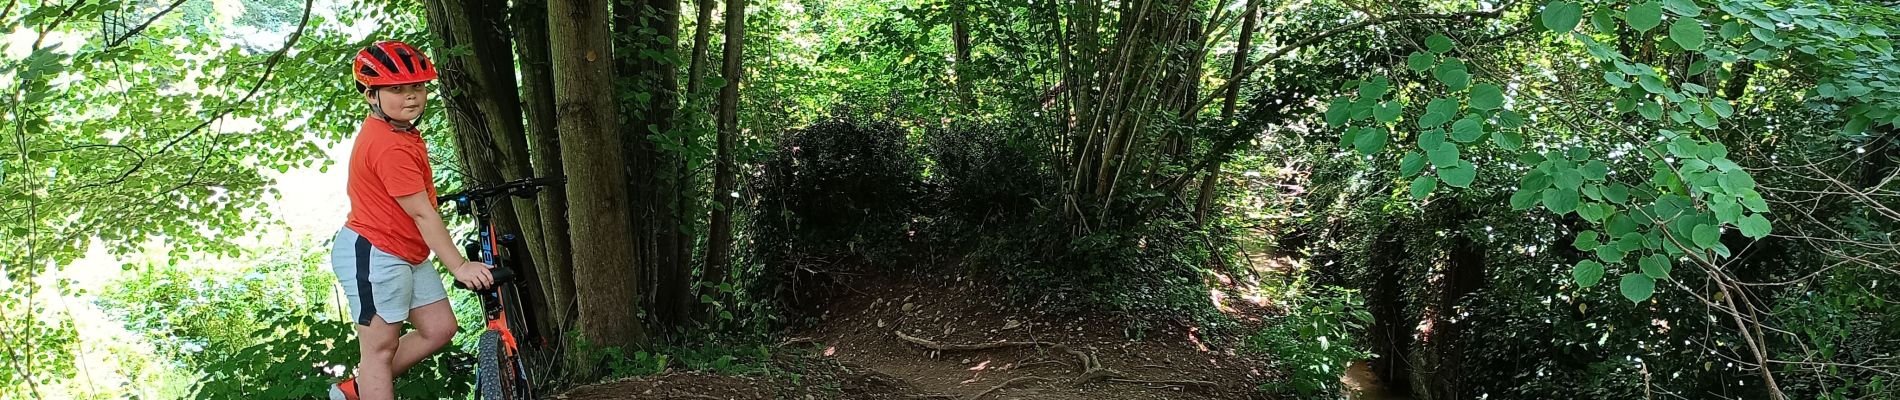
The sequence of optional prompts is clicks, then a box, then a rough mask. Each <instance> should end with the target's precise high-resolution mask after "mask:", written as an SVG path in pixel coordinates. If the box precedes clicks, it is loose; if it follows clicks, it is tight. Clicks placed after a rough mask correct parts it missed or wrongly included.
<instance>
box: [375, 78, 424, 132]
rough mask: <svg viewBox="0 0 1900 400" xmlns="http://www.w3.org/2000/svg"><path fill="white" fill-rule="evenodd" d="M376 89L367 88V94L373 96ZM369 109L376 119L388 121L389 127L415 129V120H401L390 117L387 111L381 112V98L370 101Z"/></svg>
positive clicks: (401, 129) (405, 129)
mask: <svg viewBox="0 0 1900 400" xmlns="http://www.w3.org/2000/svg"><path fill="white" fill-rule="evenodd" d="M377 90H379V89H377V88H370V89H369V95H371V96H375V95H376V91H377ZM369 110H370V112H371V113H372V114H373V115H375V116H376V118H378V119H381V120H383V122H388V123H389V126H391V127H393V128H395V130H396V131H397V132H414V131H416V123H415V121H403V120H399V119H395V118H390V117H389V114H388V113H385V112H383V104H382V99H377V101H376V102H375V103H370V104H369Z"/></svg>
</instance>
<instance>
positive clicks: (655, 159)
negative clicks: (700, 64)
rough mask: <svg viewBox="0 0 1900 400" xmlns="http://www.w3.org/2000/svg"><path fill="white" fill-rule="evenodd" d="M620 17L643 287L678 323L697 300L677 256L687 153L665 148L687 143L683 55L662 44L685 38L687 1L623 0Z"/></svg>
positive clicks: (620, 66)
mask: <svg viewBox="0 0 1900 400" xmlns="http://www.w3.org/2000/svg"><path fill="white" fill-rule="evenodd" d="M614 18H615V20H616V23H615V25H614V31H615V33H614V35H615V40H616V41H617V43H619V44H618V46H617V48H620V49H625V50H624V51H620V52H618V53H617V54H618V57H617V61H616V63H615V69H616V70H617V71H618V73H617V74H616V76H618V77H620V78H619V83H620V84H621V86H622V87H621V88H620V90H621V91H622V93H631V94H633V98H634V99H635V100H634V101H632V102H623V103H622V104H621V105H620V109H621V113H622V114H621V120H622V121H627V125H624V126H622V127H621V130H622V132H623V134H622V136H621V139H622V140H623V141H624V145H625V148H626V151H628V153H627V154H628V155H629V156H628V159H629V161H630V164H631V165H630V166H631V168H632V169H633V171H634V172H633V173H632V174H630V178H632V180H631V182H630V187H631V188H632V193H633V197H632V200H633V202H632V204H629V207H630V209H632V210H634V213H633V215H632V217H633V220H632V221H631V223H632V224H633V227H634V230H635V232H636V235H637V240H638V241H639V247H638V250H637V251H638V252H639V253H640V257H639V258H640V259H641V260H642V261H644V262H643V263H642V265H641V271H642V273H643V275H644V276H645V277H646V279H643V280H642V282H647V283H648V287H647V290H646V292H645V293H646V294H647V295H648V298H647V299H646V300H648V303H647V304H651V305H652V307H651V310H652V311H653V317H654V320H656V321H658V322H661V323H664V324H667V325H675V324H676V323H678V322H681V321H683V320H684V318H685V317H686V314H685V312H686V311H687V310H686V309H685V307H686V306H687V305H688V304H682V301H683V299H687V298H691V297H692V293H691V288H690V286H691V283H689V282H688V280H689V278H690V275H691V274H690V272H691V267H690V266H689V265H687V264H685V263H684V261H682V260H680V259H679V258H678V257H677V255H678V252H677V251H675V249H677V248H678V247H679V246H680V243H681V242H682V239H681V236H682V235H681V233H680V232H679V225H680V224H679V218H680V215H679V212H678V210H676V209H675V208H676V206H677V205H678V204H679V203H678V201H677V200H678V197H679V195H680V190H679V188H680V187H682V186H681V185H680V184H679V183H680V182H679V179H678V175H679V171H678V170H679V169H681V166H680V158H679V152H678V151H674V150H668V149H667V148H666V147H665V146H660V145H659V143H661V142H670V144H671V145H672V146H673V147H674V148H678V147H679V146H680V145H681V144H682V142H681V141H679V140H678V139H679V133H678V132H676V131H675V129H674V128H673V127H674V123H673V116H674V114H675V113H676V111H677V110H678V109H679V105H678V96H677V94H678V92H679V79H678V76H677V74H676V73H675V72H674V65H673V64H671V61H670V60H671V58H670V57H668V56H670V55H673V54H674V51H675V49H674V46H673V45H671V44H670V43H672V42H670V41H667V42H662V41H661V40H659V39H658V38H659V37H668V38H671V37H675V36H677V35H678V33H679V2H678V1H677V0H648V1H644V2H639V1H632V0H628V1H619V2H616V3H615V5H614ZM649 32H651V33H649ZM620 98H623V99H624V98H627V96H621V97H620Z"/></svg>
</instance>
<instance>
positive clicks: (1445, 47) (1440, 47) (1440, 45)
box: [1420, 34, 1458, 70]
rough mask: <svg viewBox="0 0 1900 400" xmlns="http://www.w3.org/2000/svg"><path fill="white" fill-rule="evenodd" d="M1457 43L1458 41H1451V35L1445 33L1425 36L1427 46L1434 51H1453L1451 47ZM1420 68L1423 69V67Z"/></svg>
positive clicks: (1443, 52)
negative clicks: (1447, 35)
mask: <svg viewBox="0 0 1900 400" xmlns="http://www.w3.org/2000/svg"><path fill="white" fill-rule="evenodd" d="M1457 45H1458V44H1457V43H1455V42H1452V41H1451V38H1450V37H1446V36H1445V35H1444V34H1433V35H1431V36H1427V37H1426V38H1425V48H1426V49H1430V50H1431V51H1432V52H1433V53H1438V54H1445V52H1448V51H1451V48H1452V47H1455V46H1457ZM1420 69H1421V70H1422V68H1420Z"/></svg>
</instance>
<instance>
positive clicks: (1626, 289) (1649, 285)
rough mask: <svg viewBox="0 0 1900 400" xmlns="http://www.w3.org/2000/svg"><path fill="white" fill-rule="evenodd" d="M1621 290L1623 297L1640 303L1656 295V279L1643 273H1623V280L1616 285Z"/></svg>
mask: <svg viewBox="0 0 1900 400" xmlns="http://www.w3.org/2000/svg"><path fill="white" fill-rule="evenodd" d="M1617 286H1618V287H1619V288H1620V289H1621V291H1622V292H1623V298H1626V299H1630V301H1631V302H1635V303H1641V302H1643V300H1649V297H1650V296H1654V295H1656V280H1655V279H1653V278H1650V277H1649V276H1648V275H1643V274H1627V275H1623V282H1621V283H1620V284H1618V285H1617Z"/></svg>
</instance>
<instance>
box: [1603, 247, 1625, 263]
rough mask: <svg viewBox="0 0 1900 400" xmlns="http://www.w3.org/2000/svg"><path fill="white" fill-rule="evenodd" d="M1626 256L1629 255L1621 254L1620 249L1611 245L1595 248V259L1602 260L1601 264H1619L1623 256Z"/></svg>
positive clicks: (1621, 250)
mask: <svg viewBox="0 0 1900 400" xmlns="http://www.w3.org/2000/svg"><path fill="white" fill-rule="evenodd" d="M1628 254H1629V253H1625V252H1623V249H1622V248H1619V247H1616V246H1612V245H1603V246H1597V259H1599V260H1603V262H1607V263H1620V262H1623V256H1625V255H1628Z"/></svg>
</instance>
